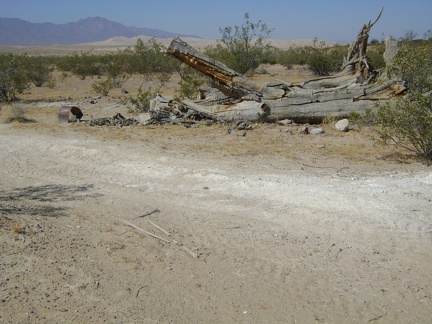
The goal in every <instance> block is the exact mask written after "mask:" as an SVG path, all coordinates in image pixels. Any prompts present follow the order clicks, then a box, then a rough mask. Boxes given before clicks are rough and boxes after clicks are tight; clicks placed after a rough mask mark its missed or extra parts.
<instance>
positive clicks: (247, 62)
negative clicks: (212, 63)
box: [206, 13, 274, 74]
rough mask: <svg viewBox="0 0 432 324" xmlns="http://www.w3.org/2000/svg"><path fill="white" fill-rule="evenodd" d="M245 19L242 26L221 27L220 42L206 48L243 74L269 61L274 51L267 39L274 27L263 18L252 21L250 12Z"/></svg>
mask: <svg viewBox="0 0 432 324" xmlns="http://www.w3.org/2000/svg"><path fill="white" fill-rule="evenodd" d="M244 19H245V22H244V23H243V25H241V26H234V27H231V26H227V27H224V28H220V29H219V32H220V33H221V35H222V36H221V39H220V40H218V44H217V45H216V46H215V47H214V46H210V47H207V49H206V54H207V55H208V56H210V57H212V58H214V59H216V60H218V61H220V62H223V63H225V64H226V65H227V66H228V67H230V68H231V69H233V70H235V71H237V72H239V73H242V74H245V73H247V72H253V71H254V70H255V69H256V68H257V67H258V66H259V65H260V64H261V63H266V62H268V61H269V60H270V58H271V57H272V56H273V53H274V49H273V47H272V46H270V43H269V42H268V41H267V39H268V38H269V37H270V35H271V33H272V31H273V29H271V28H269V27H268V26H267V25H266V24H265V23H263V22H262V21H261V20H259V21H258V22H256V23H252V22H251V21H250V20H249V14H248V13H245V15H244Z"/></svg>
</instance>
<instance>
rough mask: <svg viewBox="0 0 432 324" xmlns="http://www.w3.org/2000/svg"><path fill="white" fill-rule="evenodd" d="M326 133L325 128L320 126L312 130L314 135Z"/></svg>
mask: <svg viewBox="0 0 432 324" xmlns="http://www.w3.org/2000/svg"><path fill="white" fill-rule="evenodd" d="M322 133H324V128H321V127H318V128H314V129H312V130H311V131H310V134H312V135H317V134H322Z"/></svg>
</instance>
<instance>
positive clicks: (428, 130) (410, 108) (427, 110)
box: [361, 93, 432, 160]
mask: <svg viewBox="0 0 432 324" xmlns="http://www.w3.org/2000/svg"><path fill="white" fill-rule="evenodd" d="M431 109H432V98H431V97H430V96H425V95H423V94H419V93H412V94H410V95H409V97H408V98H405V99H398V100H397V101H396V102H391V101H390V102H385V103H381V104H379V105H378V107H377V109H368V110H367V111H366V114H365V115H364V116H362V117H361V121H362V123H363V124H370V125H374V128H373V129H374V131H375V132H376V133H377V135H378V136H377V137H376V140H378V141H380V142H381V143H382V144H385V145H387V144H394V145H396V146H398V147H402V148H405V149H407V150H410V151H412V152H415V153H416V154H418V155H420V156H422V157H424V158H426V159H429V160H432V112H431Z"/></svg>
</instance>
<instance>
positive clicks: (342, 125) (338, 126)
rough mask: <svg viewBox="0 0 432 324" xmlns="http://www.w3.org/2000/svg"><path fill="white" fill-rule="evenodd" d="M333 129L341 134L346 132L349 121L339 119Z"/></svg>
mask: <svg viewBox="0 0 432 324" xmlns="http://www.w3.org/2000/svg"><path fill="white" fill-rule="evenodd" d="M335 127H336V129H337V130H339V131H341V132H347V131H348V127H349V120H348V119H341V120H339V121H338V122H337V123H336V124H335Z"/></svg>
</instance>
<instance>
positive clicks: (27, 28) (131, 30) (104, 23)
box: [0, 17, 199, 45]
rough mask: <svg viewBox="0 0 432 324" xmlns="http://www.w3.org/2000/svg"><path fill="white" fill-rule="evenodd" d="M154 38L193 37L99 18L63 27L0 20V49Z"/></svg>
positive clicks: (82, 20)
mask: <svg viewBox="0 0 432 324" xmlns="http://www.w3.org/2000/svg"><path fill="white" fill-rule="evenodd" d="M139 35H144V36H150V37H155V38H171V37H175V36H181V37H197V38H199V37H198V36H193V35H181V34H175V33H170V32H166V31H162V30H158V29H150V28H142V27H133V26H131V27H128V26H125V25H122V24H120V23H117V22H114V21H110V20H108V19H105V18H101V17H91V18H86V19H81V20H79V21H77V22H70V23H67V24H59V25H58V24H52V23H32V22H28V21H25V20H21V19H18V18H0V45H53V44H81V43H89V42H99V41H104V40H106V39H109V38H112V37H115V36H124V37H134V36H139Z"/></svg>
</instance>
